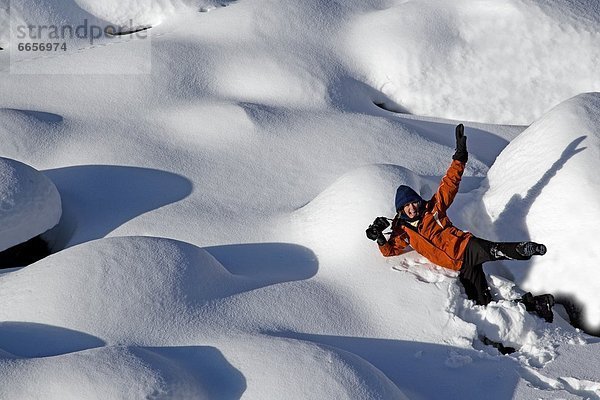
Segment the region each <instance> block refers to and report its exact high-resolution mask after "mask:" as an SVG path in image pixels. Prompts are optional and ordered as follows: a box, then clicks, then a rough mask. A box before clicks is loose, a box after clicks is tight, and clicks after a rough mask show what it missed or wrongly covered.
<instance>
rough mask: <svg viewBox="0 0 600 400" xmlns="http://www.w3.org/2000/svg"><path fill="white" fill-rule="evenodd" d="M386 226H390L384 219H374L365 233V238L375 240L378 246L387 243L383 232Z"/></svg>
mask: <svg viewBox="0 0 600 400" xmlns="http://www.w3.org/2000/svg"><path fill="white" fill-rule="evenodd" d="M388 226H390V223H389V221H388V219H387V218H386V217H377V218H375V221H373V223H372V224H371V225H369V227H368V228H367V230H366V231H365V233H366V234H367V238H369V239H371V240H376V241H377V244H378V245H380V246H383V245H384V244H385V243H386V242H387V240H386V238H385V236H384V234H383V231H384V230H385V228H387V227H388Z"/></svg>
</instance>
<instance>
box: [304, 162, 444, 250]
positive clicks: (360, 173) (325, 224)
mask: <svg viewBox="0 0 600 400" xmlns="http://www.w3.org/2000/svg"><path fill="white" fill-rule="evenodd" d="M398 185H408V186H410V187H412V188H414V189H415V190H416V191H417V192H419V193H420V194H421V195H422V196H423V197H424V198H429V197H431V195H432V194H433V190H435V188H436V185H437V183H434V182H432V181H431V180H430V179H428V178H423V177H421V176H419V175H417V174H415V173H414V172H412V171H411V170H409V169H406V168H404V167H401V166H396V165H390V164H374V165H368V166H365V167H361V168H358V169H355V170H353V171H351V172H349V173H347V174H345V175H343V176H342V177H340V178H339V179H338V180H337V181H336V182H334V183H333V184H332V185H331V186H330V187H328V188H327V189H325V190H324V191H323V192H321V193H320V194H319V195H318V196H317V197H316V198H315V199H314V200H312V201H311V202H310V203H308V204H307V205H305V206H304V207H302V208H301V209H299V210H297V211H296V212H294V213H293V214H292V220H293V224H294V226H295V232H296V233H297V234H298V235H299V236H300V237H301V238H303V240H309V241H310V242H311V244H312V243H313V242H314V245H313V248H314V246H318V245H319V244H321V245H325V246H327V255H328V256H335V255H336V254H337V255H339V256H343V255H344V254H346V255H347V254H353V253H354V254H356V252H357V251H358V249H365V248H367V249H368V248H369V246H365V240H366V238H365V234H364V232H365V229H366V228H367V226H368V225H369V224H370V223H371V222H373V219H374V218H375V217H376V216H388V217H389V218H393V217H394V215H395V214H396V212H395V210H394V196H395V193H396V188H397V187H398ZM432 188H434V189H432ZM334 237H335V241H336V250H335V254H334V252H333V250H332V249H331V248H329V243H330V240H331V238H334Z"/></svg>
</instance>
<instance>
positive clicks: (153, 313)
mask: <svg viewBox="0 0 600 400" xmlns="http://www.w3.org/2000/svg"><path fill="white" fill-rule="evenodd" d="M240 285H243V281H242V279H241V278H236V277H234V276H233V275H231V274H230V273H229V272H228V271H227V270H226V269H225V268H224V267H223V266H222V265H221V264H220V263H219V262H218V261H217V260H215V259H214V258H213V257H212V256H211V255H210V254H209V253H208V252H206V251H205V250H202V249H199V248H197V247H195V246H192V245H189V244H186V243H182V242H176V241H172V240H167V239H157V238H147V237H125V238H123V237H117V238H109V239H101V240H97V241H93V242H88V243H85V244H83V245H79V246H75V247H72V248H69V249H66V250H64V251H61V252H59V253H56V254H54V255H52V256H50V257H47V258H46V259H44V260H42V261H40V262H38V263H35V264H32V265H30V266H28V267H27V268H24V269H21V270H19V271H17V272H14V273H11V274H9V275H6V276H2V277H0V286H1V287H2V290H1V292H2V293H1V294H0V297H2V299H3V301H4V302H5V304H7V303H9V302H10V303H11V304H12V306H11V307H10V308H4V309H3V310H2V311H1V312H0V319H1V320H4V321H27V322H29V323H38V324H48V325H55V326H60V327H63V328H67V329H72V330H76V331H82V332H86V333H88V334H92V335H94V336H98V337H102V338H108V339H111V340H117V341H118V340H120V339H121V338H123V337H129V338H132V337H134V338H138V340H140V341H147V340H153V339H154V340H155V339H156V338H161V337H162V338H164V337H165V335H167V336H168V335H169V332H170V331H171V330H172V329H173V327H175V326H181V324H182V323H183V322H182V321H185V320H186V319H187V314H188V313H191V312H192V311H193V310H194V309H195V307H197V306H199V305H201V304H204V302H207V301H210V300H214V299H217V298H220V297H224V296H227V295H230V294H232V293H233V292H235V291H236V290H239V289H240ZM23 287H27V288H28V291H27V292H26V293H25V292H22V291H21V290H20V288H23ZM90 316H94V317H93V318H90ZM9 351H10V350H9Z"/></svg>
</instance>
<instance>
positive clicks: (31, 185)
mask: <svg viewBox="0 0 600 400" xmlns="http://www.w3.org/2000/svg"><path fill="white" fill-rule="evenodd" d="M61 213H62V209H61V200H60V195H59V193H58V190H57V189H56V186H54V183H52V181H50V179H48V178H47V177H46V176H45V175H44V174H42V173H41V172H39V171H37V170H35V169H34V168H32V167H30V166H28V165H26V164H23V163H21V162H19V161H15V160H11V159H7V158H0V251H2V250H6V249H8V248H10V247H12V246H15V245H17V244H19V243H23V242H26V241H27V240H29V239H31V238H33V237H35V236H37V235H39V234H42V233H44V232H46V231H47V230H48V229H50V228H52V227H54V226H55V225H56V224H58V221H59V220H60V216H61Z"/></svg>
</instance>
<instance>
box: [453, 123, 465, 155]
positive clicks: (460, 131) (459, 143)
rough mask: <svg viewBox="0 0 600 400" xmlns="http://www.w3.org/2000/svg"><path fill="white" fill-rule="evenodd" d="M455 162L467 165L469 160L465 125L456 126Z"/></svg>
mask: <svg viewBox="0 0 600 400" xmlns="http://www.w3.org/2000/svg"><path fill="white" fill-rule="evenodd" d="M452 159H453V160H458V161H460V162H463V163H466V162H467V160H468V159H469V153H468V152H467V137H466V136H465V127H464V126H463V124H458V125H457V126H456V151H455V152H454V155H453V156H452Z"/></svg>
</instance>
